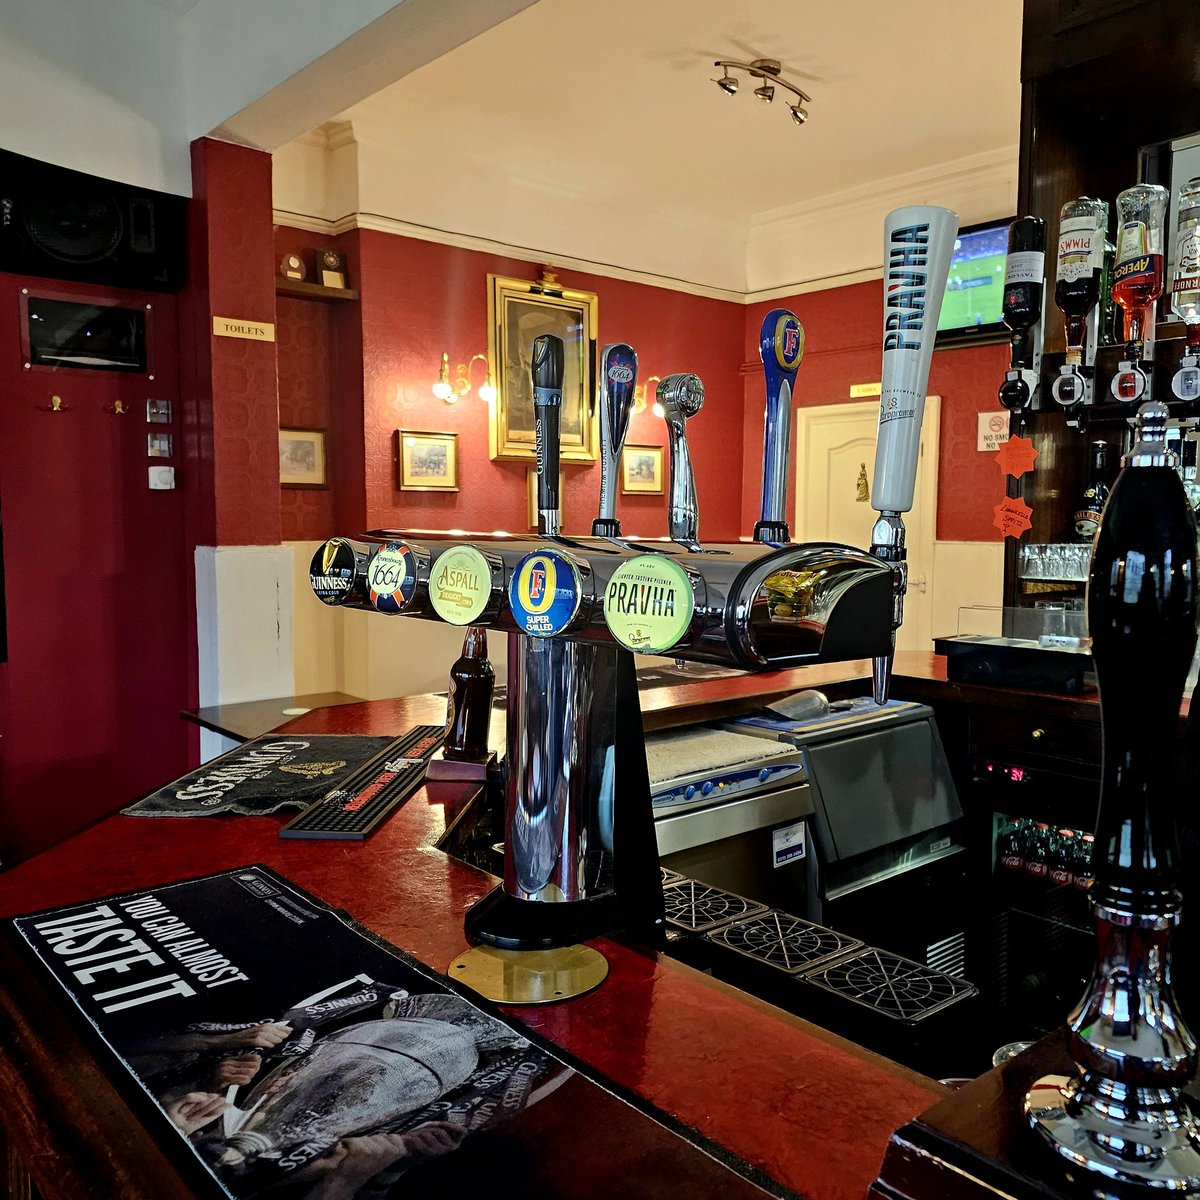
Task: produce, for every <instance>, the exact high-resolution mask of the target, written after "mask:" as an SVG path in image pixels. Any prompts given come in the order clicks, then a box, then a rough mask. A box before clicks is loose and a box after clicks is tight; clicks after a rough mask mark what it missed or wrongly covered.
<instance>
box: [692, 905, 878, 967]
mask: <svg viewBox="0 0 1200 1200" xmlns="http://www.w3.org/2000/svg"><path fill="white" fill-rule="evenodd" d="M707 937H708V940H709V941H711V942H713V943H715V944H716V945H718V946H724V947H725V948H726V949H728V950H733V951H734V952H735V953H737V954H743V955H745V956H746V957H747V958H753V959H755V960H756V961H758V962H761V963H765V964H766V965H767V966H770V967H774V968H775V969H776V970H779V971H785V972H786V973H787V974H789V975H795V974H797V973H798V972H800V971H804V970H809V969H811V968H813V967H816V966H817V965H818V964H820V963H823V962H828V961H829V960H830V959H832V958H837V957H838V956H839V955H842V954H848V953H850V952H851V951H852V950H859V949H861V948H862V942H860V941H858V940H857V939H856V938H850V937H846V936H845V935H844V934H841V933H836V932H834V930H832V929H826V928H825V927H824V926H823V925H814V924H813V923H812V922H811V921H803V920H801V919H800V918H799V917H792V916H789V915H788V914H787V913H782V912H774V911H772V912H767V913H764V914H763V915H762V916H758V917H752V918H750V919H749V920H746V921H736V922H735V923H734V924H732V925H726V926H724V927H723V928H721V929H717V930H714V931H713V932H712V933H710V934H708V935H707Z"/></svg>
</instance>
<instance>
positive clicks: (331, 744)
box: [122, 725, 442, 817]
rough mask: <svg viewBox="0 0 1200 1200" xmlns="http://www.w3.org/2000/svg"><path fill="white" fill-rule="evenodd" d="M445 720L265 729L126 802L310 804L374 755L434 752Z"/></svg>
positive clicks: (190, 809) (201, 810) (266, 809)
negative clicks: (360, 731)
mask: <svg viewBox="0 0 1200 1200" xmlns="http://www.w3.org/2000/svg"><path fill="white" fill-rule="evenodd" d="M441 735H442V730H441V728H440V727H439V726H434V725H418V726H416V727H415V728H413V729H411V730H409V732H408V733H406V734H404V735H403V736H402V737H399V738H386V737H362V736H350V735H347V736H334V735H327V734H267V735H266V736H265V737H260V738H255V739H254V740H253V741H250V742H244V743H243V744H242V745H240V746H235V747H234V748H233V749H232V750H230V751H228V752H227V753H225V754H222V755H221V756H220V757H219V758H214V759H212V760H210V761H209V762H206V763H205V764H204V765H203V766H201V767H198V768H197V769H196V770H195V771H192V772H190V773H189V774H187V775H184V776H183V777H182V778H181V779H176V780H175V782H174V783H168V784H167V785H166V786H165V787H161V788H159V789H158V790H157V791H155V792H151V793H150V794H149V795H148V796H144V797H142V799H141V800H139V801H137V802H136V803H135V804H131V805H130V806H129V807H128V808H125V809H122V812H124V813H125V814H126V815H127V816H131V817H205V816H209V815H211V814H213V813H244V814H247V815H249V816H263V815H265V814H266V813H273V812H277V811H278V810H279V809H281V808H307V807H309V805H311V804H315V803H316V802H317V801H318V800H320V799H322V798H323V797H324V796H326V795H328V794H329V793H330V792H332V791H352V790H354V787H355V781H356V780H357V779H358V778H360V777H363V778H367V777H368V776H371V769H372V767H373V766H375V764H376V763H378V762H382V761H383V760H384V759H386V758H391V757H396V756H403V757H407V758H422V759H424V760H425V761H426V762H428V760H429V757H430V755H431V754H433V752H434V751H435V750H436V749H437V748H438V746H439V745H441Z"/></svg>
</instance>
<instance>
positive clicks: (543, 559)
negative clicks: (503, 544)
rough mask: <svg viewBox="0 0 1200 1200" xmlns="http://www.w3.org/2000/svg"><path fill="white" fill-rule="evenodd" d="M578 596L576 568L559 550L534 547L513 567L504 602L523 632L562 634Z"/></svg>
mask: <svg viewBox="0 0 1200 1200" xmlns="http://www.w3.org/2000/svg"><path fill="white" fill-rule="evenodd" d="M582 599H583V580H582V578H581V577H580V574H579V568H578V567H576V566H575V564H574V563H573V562H572V561H571V560H570V559H569V558H568V557H567V556H566V555H565V554H563V553H562V552H561V551H559V550H551V549H548V548H544V549H541V550H535V551H534V552H533V553H532V554H527V555H525V557H524V558H522V559H521V560H520V561H519V562H518V563H517V565H516V566H515V567H514V568H513V574H512V580H511V582H510V583H509V585H508V605H509V608H510V609H511V610H512V615H513V620H514V621H516V623H517V625H518V627H519V628H520V629H522V630H523V631H524V632H525V633H528V634H532V635H533V636H534V637H553V635H554V634H556V633H562V631H563V630H564V629H566V628H567V626H568V625H570V624H571V622H572V621H573V620H574V619H575V614H576V613H577V612H578V611H579V605H580V602H581V600H582Z"/></svg>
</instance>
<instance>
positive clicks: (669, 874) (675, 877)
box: [658, 867, 683, 887]
mask: <svg viewBox="0 0 1200 1200" xmlns="http://www.w3.org/2000/svg"><path fill="white" fill-rule="evenodd" d="M658 869H659V870H660V871H661V872H662V884H663V887H667V886H668V885H669V884H672V883H680V882H681V881H682V880H683V876H682V875H680V873H679V872H678V871H668V870H667V868H666V867H659V868H658Z"/></svg>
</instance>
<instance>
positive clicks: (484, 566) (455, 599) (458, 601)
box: [429, 546, 492, 625]
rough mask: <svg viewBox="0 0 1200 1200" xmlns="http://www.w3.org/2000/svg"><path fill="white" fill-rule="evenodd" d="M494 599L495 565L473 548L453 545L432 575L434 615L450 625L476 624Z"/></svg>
mask: <svg viewBox="0 0 1200 1200" xmlns="http://www.w3.org/2000/svg"><path fill="white" fill-rule="evenodd" d="M491 598H492V565H491V563H489V562H488V560H487V558H486V557H485V556H484V554H483V553H482V552H481V551H479V550H476V549H475V547H474V546H451V547H450V549H449V550H447V551H445V552H444V553H443V554H441V555H439V556H438V558H437V561H436V562H435V563H434V564H433V569H432V570H431V571H430V572H429V599H430V602H431V603H432V605H433V610H434V612H436V613H437V615H438V616H439V617H441V618H442V620H443V621H448V622H449V623H450V624H451V625H473V624H475V622H476V621H477V620H478V619H479V617H480V616H481V615H482V613H483V610H484V609H485V608H487V605H488V601H489V600H490V599H491Z"/></svg>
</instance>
